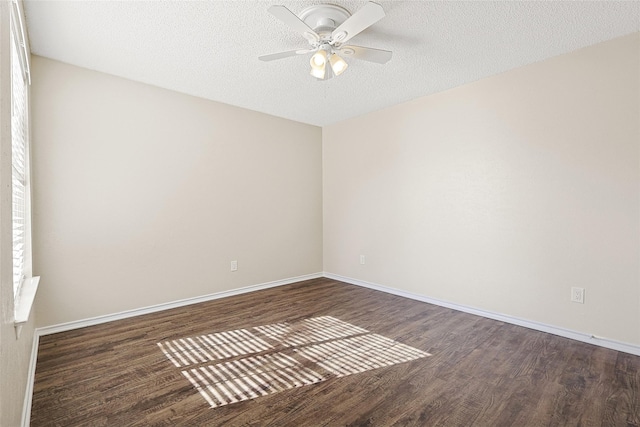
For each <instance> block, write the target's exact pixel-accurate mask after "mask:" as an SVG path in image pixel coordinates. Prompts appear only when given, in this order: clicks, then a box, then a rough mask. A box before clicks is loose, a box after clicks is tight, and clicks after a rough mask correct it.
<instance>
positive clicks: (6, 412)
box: [0, 1, 34, 426]
mask: <svg viewBox="0 0 640 427" xmlns="http://www.w3.org/2000/svg"><path fill="white" fill-rule="evenodd" d="M9 7H11V3H10V2H6V1H0V152H1V154H2V155H0V426H18V425H20V421H21V418H22V409H23V408H22V407H23V402H24V397H25V390H26V387H27V380H28V378H27V377H28V369H29V360H30V355H31V348H32V343H33V333H34V316H33V315H32V316H31V318H30V320H29V322H28V323H26V324H25V325H24V326H23V327H22V332H21V334H20V338H17V337H16V332H15V329H14V323H13V321H14V307H13V274H12V268H13V265H12V259H13V256H12V225H11V127H10V124H11V63H10V58H11V56H10V50H9V46H10V45H9V43H10V38H9Z"/></svg>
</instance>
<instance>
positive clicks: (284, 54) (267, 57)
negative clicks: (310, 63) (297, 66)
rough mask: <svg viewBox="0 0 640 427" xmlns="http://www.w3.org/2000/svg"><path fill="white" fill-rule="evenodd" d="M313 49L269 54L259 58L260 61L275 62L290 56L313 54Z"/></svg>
mask: <svg viewBox="0 0 640 427" xmlns="http://www.w3.org/2000/svg"><path fill="white" fill-rule="evenodd" d="M313 51H314V49H298V50H289V51H287V52H279V53H271V54H269V55H262V56H259V57H258V59H259V60H260V61H275V60H276V59H282V58H288V57H290V56H296V55H304V54H305V53H309V52H313Z"/></svg>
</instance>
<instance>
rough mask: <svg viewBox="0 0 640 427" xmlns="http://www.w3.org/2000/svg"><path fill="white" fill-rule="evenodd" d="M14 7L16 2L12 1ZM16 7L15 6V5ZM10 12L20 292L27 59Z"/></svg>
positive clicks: (14, 215)
mask: <svg viewBox="0 0 640 427" xmlns="http://www.w3.org/2000/svg"><path fill="white" fill-rule="evenodd" d="M12 6H13V7H14V8H15V7H16V5H15V4H13V5H12ZM12 9H13V8H12ZM16 12H17V11H16V10H15V9H13V10H12V13H11V48H10V49H11V164H12V169H11V172H12V176H11V183H12V219H13V292H14V295H16V296H17V295H18V294H19V292H20V286H21V285H22V282H23V281H24V278H25V250H26V245H27V240H26V239H27V234H26V232H27V229H26V228H27V221H28V219H29V218H28V211H27V196H28V195H27V176H28V168H27V138H28V127H27V123H28V122H27V120H28V106H27V84H28V74H27V73H28V71H27V59H26V58H25V49H24V45H23V43H24V42H23V40H24V36H23V34H24V32H23V31H22V21H21V19H20V16H17V15H18V13H16Z"/></svg>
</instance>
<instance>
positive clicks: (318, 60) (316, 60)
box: [310, 49, 327, 69]
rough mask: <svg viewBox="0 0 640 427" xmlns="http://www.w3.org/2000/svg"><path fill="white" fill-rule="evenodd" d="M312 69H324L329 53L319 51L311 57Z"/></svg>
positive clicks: (322, 50)
mask: <svg viewBox="0 0 640 427" xmlns="http://www.w3.org/2000/svg"><path fill="white" fill-rule="evenodd" d="M310 63H311V68H322V69H324V66H325V64H326V63H327V51H326V50H324V49H320V50H318V51H317V52H316V53H314V54H313V56H312V57H311V61H310Z"/></svg>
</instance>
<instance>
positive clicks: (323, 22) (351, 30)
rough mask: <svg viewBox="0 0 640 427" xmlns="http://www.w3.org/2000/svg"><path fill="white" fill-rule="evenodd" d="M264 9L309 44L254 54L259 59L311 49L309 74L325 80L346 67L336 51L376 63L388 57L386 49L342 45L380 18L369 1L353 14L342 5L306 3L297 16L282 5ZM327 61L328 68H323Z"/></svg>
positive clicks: (380, 12) (379, 9)
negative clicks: (306, 6) (308, 4)
mask: <svg viewBox="0 0 640 427" xmlns="http://www.w3.org/2000/svg"><path fill="white" fill-rule="evenodd" d="M268 11H269V12H270V13H271V14H272V15H273V16H275V17H276V18H278V19H279V20H281V21H282V22H284V23H285V24H287V25H288V26H289V27H291V28H292V29H293V30H295V31H297V32H299V33H300V34H302V36H303V37H304V38H305V39H307V41H308V42H309V45H310V46H309V47H308V48H305V49H297V50H290V51H286V52H280V53H273V54H270V55H263V56H260V57H258V59H260V60H262V61H273V60H276V59H282V58H287V57H289V56H295V55H304V54H307V53H311V52H315V53H314V54H313V55H312V56H311V60H310V63H311V75H312V76H314V77H315V78H317V79H319V80H326V79H330V78H331V77H333V75H336V76H339V75H340V74H342V73H343V72H344V71H345V70H346V69H347V67H348V64H347V62H346V61H345V60H344V59H343V58H342V57H341V56H339V55H338V54H340V55H343V56H345V57H352V58H356V59H360V60H363V61H369V62H376V63H378V64H384V63H386V62H387V61H389V60H390V59H391V52H390V51H388V50H382V49H373V48H370V47H362V46H355V45H351V44H348V45H347V44H345V43H346V42H347V41H349V40H350V39H351V38H352V37H354V36H356V35H357V34H359V33H360V32H362V31H363V30H365V29H367V28H368V27H370V26H371V25H373V24H375V23H376V22H378V21H379V20H380V19H382V18H383V17H384V10H383V9H382V6H380V5H379V4H377V3H374V2H369V3H367V4H365V5H364V6H363V7H361V8H360V9H358V11H357V12H356V13H354V14H353V15H351V13H349V11H348V10H346V9H345V8H343V7H340V6H336V5H332V4H321V5H314V6H310V7H308V8H306V9H305V10H303V11H302V12H301V13H300V17H298V16H296V15H295V14H294V13H293V12H291V11H290V10H289V9H287V8H286V7H284V6H271V7H270V8H269V9H268ZM327 63H329V65H330V67H327Z"/></svg>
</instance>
